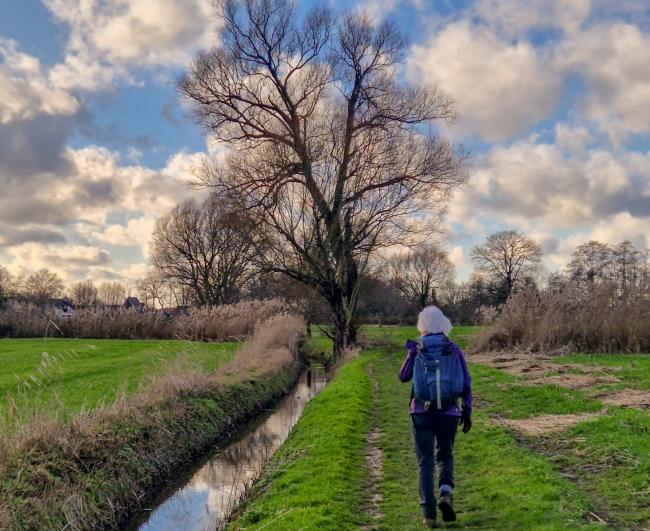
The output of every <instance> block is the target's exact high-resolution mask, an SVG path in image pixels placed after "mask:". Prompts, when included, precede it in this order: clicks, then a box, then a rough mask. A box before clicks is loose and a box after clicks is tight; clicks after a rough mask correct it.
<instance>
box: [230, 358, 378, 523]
mask: <svg viewBox="0 0 650 531" xmlns="http://www.w3.org/2000/svg"><path fill="white" fill-rule="evenodd" d="M373 357H374V356H373V354H366V355H364V356H363V357H360V358H356V359H354V360H353V361H351V362H350V363H348V364H346V365H345V366H344V367H342V368H341V369H340V371H339V373H338V375H337V376H336V378H335V380H334V381H333V382H331V383H330V384H329V385H328V386H327V388H326V389H325V390H324V391H323V392H322V393H321V394H320V395H319V396H317V397H316V398H315V399H314V400H313V401H312V402H311V403H310V404H309V406H308V407H307V409H306V410H305V413H304V414H303V416H302V418H301V419H300V421H299V423H298V425H297V427H296V428H295V429H294V431H293V432H292V433H291V435H290V436H289V438H288V439H287V441H286V442H285V444H284V445H283V446H282V447H281V448H280V450H279V451H278V452H277V453H276V454H275V456H274V457H273V459H272V462H271V464H270V466H269V467H268V468H267V471H266V472H265V474H264V476H263V479H262V480H261V482H260V483H258V485H257V487H256V488H255V498H254V499H253V500H252V501H250V502H249V503H248V504H245V505H244V507H243V514H242V515H241V516H240V518H239V519H237V520H235V522H234V523H233V526H232V527H233V528H234V529H244V528H245V529H261V528H265V529H332V530H341V529H354V528H357V527H358V526H359V525H361V524H363V523H364V522H365V521H366V517H365V516H364V514H363V511H362V510H361V508H362V505H363V503H364V500H365V492H364V486H363V484H364V476H365V474H364V468H363V465H364V462H365V461H364V459H365V458H364V446H365V434H366V432H367V431H368V429H369V422H370V413H371V407H372V399H371V395H372V390H371V380H370V377H369V376H368V374H367V372H366V366H367V364H368V363H369V362H370V360H372V359H373Z"/></svg>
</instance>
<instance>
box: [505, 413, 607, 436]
mask: <svg viewBox="0 0 650 531" xmlns="http://www.w3.org/2000/svg"><path fill="white" fill-rule="evenodd" d="M600 415H601V414H600V413H578V414H570V415H541V416H539V417H531V418H528V419H519V420H512V419H505V418H502V417H496V418H494V419H493V422H494V423H495V424H498V425H499V426H504V427H506V428H508V429H511V430H514V431H516V432H517V433H520V434H521V435H530V436H532V437H543V436H545V435H548V434H549V433H557V432H560V431H564V430H567V429H569V428H570V427H572V426H575V425H576V424H578V423H579V422H584V421H587V420H592V419H595V418H597V417H599V416H600Z"/></svg>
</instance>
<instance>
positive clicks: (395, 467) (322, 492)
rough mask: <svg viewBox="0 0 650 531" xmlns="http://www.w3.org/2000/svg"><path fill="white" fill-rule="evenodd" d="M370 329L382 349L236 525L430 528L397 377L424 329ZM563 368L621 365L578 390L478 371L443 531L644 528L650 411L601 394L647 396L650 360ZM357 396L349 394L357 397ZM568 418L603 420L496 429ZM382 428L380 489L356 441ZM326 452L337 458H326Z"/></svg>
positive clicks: (371, 354) (307, 425)
mask: <svg viewBox="0 0 650 531" xmlns="http://www.w3.org/2000/svg"><path fill="white" fill-rule="evenodd" d="M473 332H474V330H473V329H471V328H463V327H459V328H457V329H455V330H454V336H453V337H454V338H455V339H456V341H457V342H459V343H460V344H461V345H463V346H466V344H467V341H468V340H470V339H471V335H472V333H473ZM365 333H366V334H369V335H371V336H373V337H374V338H375V340H377V341H378V344H379V345H380V346H379V347H377V348H372V349H370V350H369V351H366V352H362V353H361V354H360V356H359V357H358V358H355V359H354V360H353V361H352V362H350V364H349V365H348V366H345V367H344V370H342V371H341V373H340V376H339V377H337V379H336V380H335V382H334V384H333V385H332V388H333V389H336V390H335V391H334V392H332V397H333V396H337V397H340V398H341V399H340V400H336V401H334V400H332V399H331V398H330V399H328V398H327V391H326V392H325V393H324V394H323V395H322V396H323V397H324V398H323V399H322V400H319V399H316V400H314V401H313V403H311V404H310V405H309V406H308V408H307V410H306V413H305V416H304V417H303V419H301V420H300V421H299V422H298V424H297V426H296V428H295V430H294V432H293V433H292V435H291V436H290V438H289V440H288V442H287V444H286V446H285V447H284V448H283V449H282V450H281V452H280V453H279V454H278V455H277V456H276V457H275V458H274V460H273V461H272V464H271V466H270V467H269V470H268V471H267V474H266V475H265V476H264V479H263V481H262V482H261V484H260V485H259V486H258V487H257V489H256V491H255V493H254V494H255V495H254V497H253V499H252V500H250V501H249V502H248V504H247V505H246V507H245V508H244V513H243V515H240V517H239V519H238V520H237V521H236V522H235V527H236V528H238V527H246V528H247V529H261V528H264V529H276V528H277V529H280V528H282V529H316V528H319V529H352V528H357V527H359V526H360V525H363V526H364V527H365V528H366V529H386V530H388V529H400V530H402V529H406V530H409V529H422V525H421V523H420V518H419V500H418V495H417V473H416V467H415V456H414V452H413V448H412V442H411V434H410V418H409V415H408V413H407V410H406V407H407V403H408V397H409V392H410V386H409V385H405V384H402V383H401V382H399V380H398V379H397V371H398V369H399V366H400V364H401V362H402V360H403V357H404V348H403V347H402V345H403V343H404V341H405V340H406V339H407V338H409V337H415V336H416V332H415V329H414V328H408V327H392V328H391V327H383V328H375V327H368V328H366V330H365ZM390 341H393V343H394V346H390ZM470 359H471V358H470ZM555 360H557V363H571V364H576V368H575V369H574V370H575V371H579V367H580V366H581V365H585V366H588V365H591V366H593V367H594V368H595V370H597V371H599V370H601V369H603V370H604V368H607V367H610V368H611V367H615V368H616V372H615V374H616V376H617V377H618V379H619V380H620V381H619V382H616V383H606V384H602V385H600V386H590V387H587V388H583V389H567V388H565V387H563V386H560V385H553V384H543V383H541V384H540V383H537V384H535V385H533V384H532V383H530V382H529V381H527V380H526V379H525V378H523V377H519V376H516V375H513V374H507V373H505V372H503V371H502V370H499V369H496V368H494V367H490V366H486V365H482V364H478V363H470V370H471V372H472V375H473V380H474V394H475V397H476V402H475V413H474V421H475V423H474V427H473V429H472V431H471V432H470V433H469V434H462V433H459V434H458V437H457V442H456V450H455V455H456V463H457V488H456V492H455V499H456V506H457V512H458V517H459V518H458V522H457V523H455V524H445V527H450V528H451V527H453V528H467V529H592V528H593V529H595V528H598V529H602V528H612V529H635V530H636V529H638V530H641V529H649V528H650V417H649V415H648V411H647V410H639V409H633V408H626V407H620V406H617V405H612V404H607V403H604V402H603V401H601V400H600V399H599V398H598V396H599V394H602V393H605V392H612V391H620V390H621V389H637V390H647V389H649V387H650V386H649V385H648V384H649V382H650V356H648V355H637V356H627V355H621V356H618V355H582V354H574V355H570V356H565V357H562V358H556V359H554V361H555ZM551 374H552V371H551ZM369 383H372V384H373V385H369ZM334 385H336V387H334ZM373 387H374V388H375V389H376V391H375V392H374V393H373V391H372V388H373ZM352 394H353V395H354V400H350V398H349V397H350V396H351V395H352ZM345 397H348V398H347V400H346V399H345ZM368 407H369V408H368ZM355 408H356V409H355ZM365 408H368V409H367V410H366V409H365ZM352 410H354V411H356V416H354V415H353V416H351V417H350V418H354V422H353V425H352V426H351V427H350V429H349V432H342V433H341V432H339V431H338V430H336V429H335V430H332V431H330V430H329V429H328V427H329V426H330V425H331V424H332V422H335V421H336V419H337V414H338V413H339V412H340V413H341V415H342V417H343V418H348V416H349V415H350V412H351V411H352ZM364 411H369V414H365V413H364ZM570 414H592V415H597V416H596V417H595V418H593V417H592V418H590V419H588V420H584V421H582V422H578V423H577V424H575V425H572V426H569V427H567V428H566V429H564V430H559V431H549V432H548V433H545V434H544V435H543V436H541V437H538V436H530V435H525V434H522V433H520V432H519V431H518V430H516V429H514V428H510V427H509V426H508V425H504V424H503V423H502V422H501V420H506V421H512V422H522V421H523V422H526V421H528V420H529V419H532V420H535V419H537V418H544V417H545V416H547V415H555V416H557V418H563V416H564V415H570ZM553 418H555V417H553ZM374 428H377V429H379V430H380V436H379V437H378V439H377V441H376V443H370V442H368V440H367V441H366V451H370V450H369V448H370V447H371V445H372V444H376V446H377V447H378V448H379V449H380V450H381V455H382V462H381V477H380V481H378V482H376V484H375V486H374V487H373V483H372V480H371V479H370V476H371V474H370V470H369V469H368V468H367V467H366V462H365V458H364V455H363V454H362V453H361V451H360V449H359V437H360V436H361V434H362V433H366V435H367V434H368V433H370V432H371V430H372V429H374ZM321 449H324V450H326V451H327V452H328V453H329V454H330V455H331V456H332V462H331V463H329V464H328V462H327V459H325V458H324V455H323V454H322V453H321ZM334 456H336V457H334ZM341 458H343V459H344V460H345V461H344V462H345V466H347V467H348V469H349V473H348V474H347V475H346V474H341V473H340V471H339V472H337V473H332V472H331V470H329V467H330V466H334V462H335V461H337V460H338V459H341ZM337 470H340V469H337ZM359 470H361V471H362V472H363V473H362V474H360V473H359ZM287 489H289V490H287ZM359 489H362V491H363V496H362V497H361V498H359V496H358V492H359ZM377 495H379V496H380V497H379V498H378V500H379V501H376V496H377ZM373 499H375V502H373V501H372V500H373ZM327 500H332V502H331V503H329V502H328V501H327ZM311 506H313V507H316V509H315V512H314V513H313V514H314V516H313V517H310V516H309V514H310V513H308V512H307V511H306V509H305V508H306V507H311Z"/></svg>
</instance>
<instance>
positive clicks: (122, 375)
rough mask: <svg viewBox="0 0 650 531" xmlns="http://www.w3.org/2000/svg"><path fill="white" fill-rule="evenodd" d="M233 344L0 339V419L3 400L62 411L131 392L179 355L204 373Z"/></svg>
mask: <svg viewBox="0 0 650 531" xmlns="http://www.w3.org/2000/svg"><path fill="white" fill-rule="evenodd" d="M236 348H237V344H236V343H204V342H190V341H174V340H168V341H165V340H163V341H155V340H111V339H93V340H88V339H47V340H43V339H0V418H1V416H2V414H3V413H4V412H6V407H7V405H8V399H9V398H11V399H12V400H13V401H14V402H16V403H17V404H16V405H17V407H19V408H23V407H27V408H28V407H31V406H34V405H36V404H38V406H39V407H40V408H42V409H47V408H55V409H57V410H63V411H64V412H65V413H66V414H69V413H75V412H77V411H79V410H80V409H82V408H84V409H87V410H88V409H94V408H95V407H96V406H98V405H100V404H103V403H110V402H112V401H114V400H115V398H116V396H118V395H119V394H121V393H127V394H130V393H133V392H135V391H136V390H137V389H138V388H139V387H140V386H141V385H142V384H143V383H145V382H146V381H147V380H148V377H150V376H151V375H152V374H154V373H156V372H160V371H164V370H165V368H166V367H167V366H168V365H169V364H170V363H173V362H174V361H175V360H177V359H178V357H179V356H182V357H183V358H184V359H185V360H186V361H187V363H190V364H192V365H194V366H195V367H197V368H198V369H200V370H202V371H205V372H209V371H213V370H215V369H216V368H217V367H218V366H219V364H221V363H224V362H228V361H230V359H231V358H232V355H233V353H234V351H235V349H236Z"/></svg>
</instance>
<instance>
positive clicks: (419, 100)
mask: <svg viewBox="0 0 650 531" xmlns="http://www.w3.org/2000/svg"><path fill="white" fill-rule="evenodd" d="M220 6H221V8H222V10H223V17H224V28H223V30H222V32H221V43H220V45H219V46H216V47H215V48H214V49H213V50H211V51H210V52H207V53H202V54H199V55H198V56H197V57H196V58H195V60H194V62H193V64H192V65H191V67H190V69H189V72H188V73H187V74H186V75H184V76H183V77H182V78H181V79H180V80H179V89H180V91H181V93H182V94H183V95H185V96H186V97H187V98H188V99H189V100H190V102H191V103H192V104H193V109H194V113H195V117H196V119H197V121H198V122H199V123H200V124H201V125H202V126H203V128H204V130H205V131H206V132H207V133H208V134H210V135H211V137H212V138H215V139H217V140H219V141H221V142H224V143H226V144H227V145H228V146H229V147H230V148H231V156H230V157H229V159H228V163H227V165H225V167H224V166H209V165H208V166H206V168H205V170H206V171H205V172H204V174H203V177H204V179H205V182H206V184H209V185H213V186H216V187H217V188H219V189H221V190H226V191H232V190H236V191H237V192H238V193H239V194H241V195H242V196H243V197H246V200H247V206H248V207H250V208H251V209H252V210H253V211H255V212H256V213H257V214H258V219H259V223H260V224H264V225H267V226H268V227H270V228H271V229H272V234H273V235H274V238H273V240H272V241H271V245H270V246H269V248H268V251H267V252H266V253H265V258H266V262H265V265H266V269H267V270H268V271H272V272H273V271H274V272H279V273H283V274H285V275H288V276H289V277H291V278H293V279H296V280H299V281H300V282H303V283H305V284H308V285H310V286H313V287H314V288H315V289H317V290H318V292H319V293H320V294H321V295H322V296H323V297H324V298H325V299H326V300H327V301H328V303H329V305H330V307H331V309H332V313H333V316H334V324H335V349H336V350H337V351H338V352H340V351H341V350H342V349H343V348H345V346H346V345H347V344H348V343H350V342H354V340H355V338H356V327H355V323H354V314H355V308H356V304H357V300H358V295H359V278H360V274H361V273H362V272H363V270H364V269H365V268H366V266H367V264H368V260H369V257H370V255H371V254H372V253H373V252H374V251H375V250H376V249H378V248H380V247H382V246H387V245H391V244H394V243H397V242H402V241H404V240H406V239H408V238H409V236H413V235H415V234H416V232H417V229H422V228H423V225H424V224H423V223H422V221H421V220H422V219H424V218H425V216H424V215H423V214H424V213H427V214H428V218H429V220H436V219H437V217H438V216H439V215H440V214H441V213H442V212H443V210H444V206H445V203H446V201H445V199H446V197H447V194H448V193H449V192H450V190H451V188H452V187H454V186H456V185H458V184H460V183H461V182H463V180H464V174H463V172H462V171H461V167H462V159H463V155H462V154H461V153H459V152H458V151H456V150H455V149H454V148H453V147H452V146H451V145H450V144H449V142H447V141H446V140H445V139H443V138H441V137H439V136H438V135H436V134H435V132H434V130H433V128H432V127H430V126H431V124H433V123H434V122H436V121H437V120H440V119H443V120H448V119H451V118H452V117H453V112H452V108H451V102H450V100H449V99H448V98H447V97H446V96H445V95H444V94H442V93H441V92H440V91H438V90H437V89H436V88H434V87H414V86H409V85H406V84H403V83H401V82H400V81H399V80H398V77H397V74H396V72H397V68H398V65H399V63H400V62H401V61H402V59H403V55H404V51H405V50H406V43H405V41H404V40H403V38H402V37H401V35H400V34H399V32H398V31H397V30H396V28H395V26H394V25H393V24H392V23H389V22H384V23H382V24H380V25H378V26H373V25H372V24H371V23H370V22H369V20H368V19H367V18H366V17H365V16H364V15H361V14H358V13H354V14H347V15H343V16H342V17H341V18H339V19H336V18H335V17H334V16H333V15H332V13H331V12H330V11H329V10H328V9H326V8H323V7H316V8H313V9H311V11H309V12H308V13H307V14H305V15H304V16H302V17H301V16H300V15H299V14H298V13H297V11H296V9H295V8H294V6H293V5H292V4H290V3H289V2H287V1H286V0H244V1H243V2H235V1H233V0H224V1H222V2H221V3H220ZM416 215H417V218H418V219H419V220H420V222H419V223H416V222H415V221H414V220H415V218H416Z"/></svg>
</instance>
